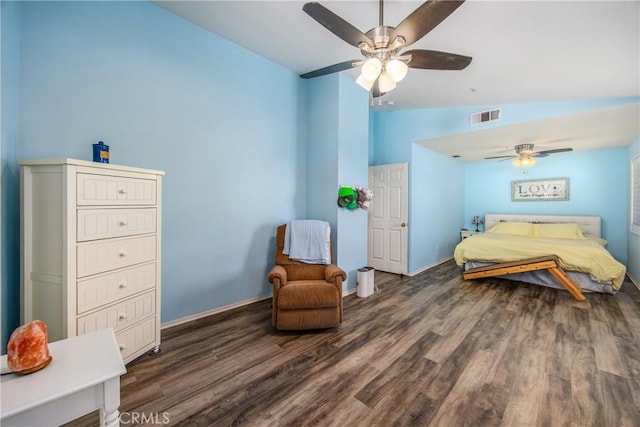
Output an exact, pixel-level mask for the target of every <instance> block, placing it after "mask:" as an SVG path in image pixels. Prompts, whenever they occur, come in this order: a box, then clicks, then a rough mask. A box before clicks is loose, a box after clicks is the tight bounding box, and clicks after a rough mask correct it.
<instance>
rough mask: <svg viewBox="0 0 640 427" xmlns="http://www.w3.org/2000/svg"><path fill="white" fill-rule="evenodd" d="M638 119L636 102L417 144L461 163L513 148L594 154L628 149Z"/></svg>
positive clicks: (635, 135) (639, 112)
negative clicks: (590, 152) (598, 150)
mask: <svg viewBox="0 0 640 427" xmlns="http://www.w3.org/2000/svg"><path fill="white" fill-rule="evenodd" d="M639 117H640V104H638V103H637V102H636V103H629V104H623V105H618V106H614V107H607V108H600V109H597V110H590V111H584V112H580V113H574V114H567V115H562V116H557V117H552V118H548V119H540V120H532V121H529V122H526V123H522V124H514V125H507V126H500V127H495V128H490V129H483V130H477V131H473V132H467V133H463V134H456V135H450V136H445V137H440V138H432V139H428V140H424V141H420V142H419V143H420V144H421V145H424V146H425V147H427V148H430V149H432V150H434V151H437V152H440V153H443V154H446V155H448V156H460V160H462V161H464V162H475V161H479V160H483V159H484V158H485V157H493V156H507V155H512V154H515V152H514V146H515V145H517V144H534V149H535V151H541V150H549V149H554V148H572V149H573V151H587V150H596V149H602V148H611V147H621V146H627V145H629V144H630V143H632V142H633V141H634V140H636V139H637V138H638V134H639V129H640V119H639ZM493 161H498V160H493Z"/></svg>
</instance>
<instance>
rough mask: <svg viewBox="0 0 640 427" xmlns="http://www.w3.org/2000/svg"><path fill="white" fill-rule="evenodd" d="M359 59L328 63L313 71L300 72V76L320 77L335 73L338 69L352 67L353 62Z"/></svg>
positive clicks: (307, 77)
mask: <svg viewBox="0 0 640 427" xmlns="http://www.w3.org/2000/svg"><path fill="white" fill-rule="evenodd" d="M358 61H359V59H352V60H350V61H344V62H341V63H339V64H333V65H329V66H328V67H324V68H320V69H318V70H315V71H309V72H308V73H304V74H302V75H301V76H300V77H302V78H303V79H312V78H314V77H320V76H324V75H327V74H332V73H337V72H338V71H344V70H348V69H350V68H353V67H354V65H353V64H354V63H356V62H358Z"/></svg>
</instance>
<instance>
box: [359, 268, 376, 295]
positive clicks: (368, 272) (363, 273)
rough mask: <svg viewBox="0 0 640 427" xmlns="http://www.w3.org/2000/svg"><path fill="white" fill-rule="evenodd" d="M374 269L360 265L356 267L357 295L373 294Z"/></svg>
mask: <svg viewBox="0 0 640 427" xmlns="http://www.w3.org/2000/svg"><path fill="white" fill-rule="evenodd" d="M374 271H375V270H374V269H373V267H362V268H359V269H358V277H357V283H356V294H357V295H358V296H359V297H368V296H369V295H371V294H373V290H374V288H375V284H374V276H373V274H374Z"/></svg>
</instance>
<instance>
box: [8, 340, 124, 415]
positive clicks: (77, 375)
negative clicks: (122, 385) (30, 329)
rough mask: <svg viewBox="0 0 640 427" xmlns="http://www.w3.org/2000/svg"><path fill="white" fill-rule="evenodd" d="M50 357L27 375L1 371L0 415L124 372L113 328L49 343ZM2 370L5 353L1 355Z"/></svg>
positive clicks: (12, 413)
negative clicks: (6, 373) (42, 365)
mask: <svg viewBox="0 0 640 427" xmlns="http://www.w3.org/2000/svg"><path fill="white" fill-rule="evenodd" d="M49 351H50V353H51V356H52V357H53V360H52V361H51V363H50V364H49V366H47V367H45V368H44V369H42V370H40V371H37V372H34V373H32V374H29V375H14V374H8V375H2V377H1V380H0V386H1V388H2V395H1V397H0V400H1V405H0V416H1V417H2V418H8V417H11V416H13V415H15V414H17V413H20V412H23V411H26V410H29V409H31V408H33V407H36V406H40V405H43V404H45V403H47V402H50V401H54V400H57V399H60V398H61V397H64V396H66V395H70V394H72V393H75V392H77V391H79V390H83V389H86V388H88V387H90V386H93V385H95V384H99V383H102V382H104V381H106V380H107V379H109V378H114V377H119V376H120V375H123V374H125V373H126V372H127V370H126V368H125V366H124V363H123V362H122V357H121V356H120V350H119V348H118V343H117V342H116V337H115V335H114V333H113V330H112V329H102V330H99V331H97V332H93V333H90V334H86V335H81V336H78V337H73V338H69V339H65V340H60V341H56V342H53V343H50V344H49ZM0 364H1V365H2V371H3V372H4V371H5V369H6V367H7V356H6V355H4V356H2V358H1V359H0Z"/></svg>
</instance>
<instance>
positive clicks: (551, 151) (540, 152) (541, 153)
mask: <svg viewBox="0 0 640 427" xmlns="http://www.w3.org/2000/svg"><path fill="white" fill-rule="evenodd" d="M566 151H573V148H554V149H553V150H542V151H538V152H537V153H536V154H537V155H538V156H539V155H545V156H546V155H548V154H553V153H564V152H566Z"/></svg>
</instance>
